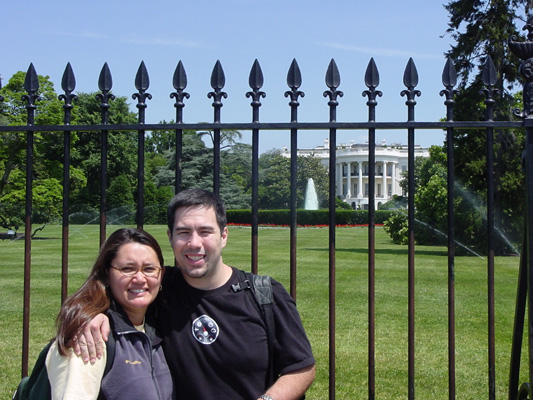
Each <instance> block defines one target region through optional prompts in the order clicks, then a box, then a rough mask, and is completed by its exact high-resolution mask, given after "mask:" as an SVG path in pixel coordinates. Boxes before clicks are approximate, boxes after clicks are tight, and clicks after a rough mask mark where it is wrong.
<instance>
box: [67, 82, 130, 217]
mask: <svg viewBox="0 0 533 400" xmlns="http://www.w3.org/2000/svg"><path fill="white" fill-rule="evenodd" d="M96 94H97V93H78V100H77V102H76V106H75V107H74V109H73V113H72V115H73V123H75V124H81V125H83V124H86V125H92V124H100V123H101V118H102V117H101V108H100V100H98V99H97V98H96ZM109 104H110V108H109V123H110V124H132V123H136V116H135V113H133V112H132V111H130V109H129V105H128V103H127V98H126V97H124V96H117V97H116V98H115V100H112V101H111V102H110V103H109ZM100 146H101V134H100V132H79V133H78V141H77V144H76V148H75V149H74V151H73V153H72V163H73V165H76V166H78V167H79V168H80V169H81V170H82V171H83V172H84V174H85V176H86V177H87V185H86V186H85V187H84V188H83V189H82V190H80V191H79V195H78V196H76V197H75V198H73V199H72V203H73V208H74V209H76V208H77V207H78V206H79V205H81V204H85V203H87V204H88V205H89V206H91V207H97V206H98V204H99V201H100V182H101V178H100V176H101V172H100V165H101V153H100ZM121 175H124V176H126V177H127V178H128V180H129V181H130V182H131V184H132V185H133V184H134V182H136V177H137V133H136V132H115V131H111V132H109V134H108V185H111V184H112V182H113V180H114V179H116V178H118V177H119V176H121ZM135 185H136V183H135Z"/></svg>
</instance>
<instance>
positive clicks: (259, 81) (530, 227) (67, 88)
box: [0, 25, 533, 399]
mask: <svg viewBox="0 0 533 400" xmlns="http://www.w3.org/2000/svg"><path fill="white" fill-rule="evenodd" d="M528 28H531V25H528ZM532 29H533V28H532ZM510 46H511V49H512V51H513V52H514V53H515V54H516V55H517V56H518V57H519V58H521V59H523V60H525V61H524V63H523V65H522V67H521V72H522V75H523V78H524V80H525V83H524V96H523V104H524V110H523V111H520V112H517V113H516V116H517V117H519V118H520V119H521V120H520V121H518V120H517V121H494V120H493V111H492V110H493V106H494V103H495V101H496V99H495V90H496V89H495V85H496V82H497V80H496V71H495V68H494V65H493V62H492V60H491V59H490V58H489V59H487V62H486V64H485V67H484V71H483V74H482V78H483V84H484V87H485V89H484V93H485V97H486V98H485V104H486V112H485V116H484V118H483V120H482V121H478V120H475V119H476V118H478V116H473V119H472V120H470V121H454V104H455V102H454V94H455V89H454V87H455V86H456V84H457V77H456V72H455V68H454V65H453V62H452V60H447V61H446V63H445V66H444V70H443V74H442V84H443V90H442V91H441V96H443V99H444V106H445V109H443V110H445V112H446V120H445V121H438V122H421V121H416V120H415V108H416V97H417V96H419V95H420V92H419V91H418V90H417V89H416V87H417V85H418V74H417V70H416V66H415V64H414V62H413V60H412V59H411V60H409V62H408V64H407V67H406V68H405V71H404V79H403V83H404V85H405V90H404V91H402V92H401V95H402V96H404V97H405V98H406V101H405V104H406V107H407V109H406V111H407V121H404V122H378V121H376V118H375V115H376V113H375V111H376V107H377V105H378V102H377V99H378V97H379V96H381V92H380V91H379V90H377V87H378V85H379V73H378V69H377V67H376V64H375V63H374V60H373V59H371V60H370V62H369V64H368V67H367V70H366V74H365V77H364V80H365V85H366V87H367V90H365V91H364V93H363V95H364V96H366V97H367V98H368V100H367V103H366V104H367V107H368V120H367V121H364V122H338V121H337V120H336V119H337V118H336V110H337V106H338V104H339V103H338V99H339V97H341V96H342V95H343V93H342V92H341V91H339V90H338V87H339V84H340V74H339V71H338V69H337V66H336V64H335V61H334V60H332V61H331V63H330V65H329V67H328V69H327V72H326V86H327V90H326V91H325V92H324V97H327V99H328V103H327V104H328V106H329V114H330V117H329V121H328V122H321V123H316V122H314V123H311V122H301V121H299V120H298V107H299V98H300V97H302V96H303V93H302V92H301V91H300V90H299V87H300V85H301V74H300V70H299V66H298V64H297V62H296V60H294V61H293V62H292V64H291V65H290V68H289V71H288V75H287V85H288V88H289V89H288V90H287V92H286V93H285V97H287V98H288V99H289V106H290V110H291V118H290V121H289V122H277V123H264V122H261V121H260V113H259V111H260V106H261V98H262V97H264V96H265V93H264V92H262V91H261V87H262V85H263V74H262V71H261V67H260V64H259V62H257V61H256V62H255V63H254V64H253V67H252V69H251V72H250V77H249V84H250V88H251V91H249V92H248V93H246V96H247V97H248V98H250V99H251V103H250V105H251V107H252V120H251V122H249V123H222V122H221V118H220V117H221V107H222V105H223V103H222V101H223V99H224V98H225V97H226V93H225V92H224V91H223V89H224V85H225V77H224V71H223V69H222V66H221V64H220V63H219V62H217V63H216V65H215V67H214V69H213V72H212V75H211V86H212V88H213V91H212V92H210V93H209V94H208V97H210V98H212V99H213V103H212V106H213V112H214V116H213V122H212V123H184V122H183V107H184V105H185V101H186V100H187V99H188V98H189V94H188V93H187V92H186V91H185V90H186V87H187V75H186V71H185V69H184V67H183V65H182V63H181V62H180V63H179V64H178V65H177V67H176V70H175V73H174V77H173V86H174V89H175V91H174V92H173V93H172V94H171V97H172V98H174V99H175V104H174V106H175V108H176V118H175V122H174V123H171V124H147V123H145V109H146V107H147V104H146V99H150V98H151V95H150V94H149V93H147V90H148V88H149V76H148V72H147V69H146V67H145V65H144V63H141V65H140V67H139V70H138V72H137V75H136V78H135V87H136V89H137V90H138V92H137V93H136V94H135V95H134V98H135V99H136V100H137V104H136V106H137V108H138V122H137V123H135V124H110V123H109V119H108V117H109V102H110V101H112V99H113V95H112V94H111V92H110V91H111V89H112V79H111V73H110V70H109V68H108V66H107V64H106V65H104V67H103V68H102V71H101V74H100V78H99V81H98V87H99V90H100V94H99V95H98V97H99V99H100V101H101V104H100V108H101V123H100V124H95V125H71V111H72V108H73V107H75V105H74V104H73V103H74V102H73V100H74V99H75V97H76V96H75V95H74V94H73V92H74V90H75V77H74V72H73V70H72V68H71V66H70V64H69V65H67V67H66V69H65V72H64V75H63V79H62V84H61V87H62V90H63V91H64V93H63V94H62V95H61V96H60V99H61V100H62V101H63V102H64V106H63V108H64V124H63V125H54V126H40V125H35V124H34V121H35V113H36V110H37V109H38V107H39V102H38V100H39V94H38V93H39V81H38V78H37V73H36V71H35V69H34V67H33V65H30V67H29V69H28V72H27V74H26V80H25V84H24V88H25V90H26V92H27V94H26V95H25V96H24V100H25V102H26V109H27V124H26V125H23V126H0V132H6V133H9V132H25V135H26V141H27V142H26V146H27V147H26V204H25V207H26V209H25V221H24V222H25V223H24V226H25V232H24V236H25V258H24V306H23V310H24V315H23V338H22V347H23V352H22V375H23V376H25V375H27V372H28V343H29V310H30V307H29V305H30V271H31V265H32V258H31V246H32V240H31V230H32V179H33V164H34V154H33V151H34V134H35V133H36V132H56V133H63V137H64V147H63V151H64V162H63V166H64V172H63V220H62V226H63V231H62V298H63V299H64V298H66V296H67V279H68V252H69V241H68V238H69V208H70V204H69V192H70V187H69V182H70V175H69V173H70V172H69V171H70V150H71V144H70V136H71V134H72V133H73V132H78V131H84V132H95V133H98V134H99V135H100V137H101V183H100V184H101V191H100V219H99V224H100V242H103V241H104V240H105V237H106V209H107V207H106V204H107V199H106V189H107V186H108V178H107V172H108V167H107V159H108V134H109V132H110V131H118V130H120V131H129V132H132V133H136V134H137V136H138V176H137V181H138V182H137V183H138V190H137V213H136V224H137V225H138V226H139V227H142V226H143V224H144V214H143V210H144V165H145V160H144V154H145V149H144V140H145V136H146V132H150V131H155V130H174V131H175V140H176V148H175V160H176V168H175V170H176V172H175V190H176V191H180V190H181V181H182V175H181V174H182V171H181V157H182V148H183V142H182V136H183V132H184V130H211V131H212V132H213V133H214V136H213V137H214V146H213V160H214V179H213V191H214V192H217V193H218V192H219V190H220V141H221V131H223V130H226V129H231V130H239V131H250V132H251V133H252V211H251V221H250V223H251V227H252V229H251V254H252V271H253V272H257V268H258V267H257V260H258V210H259V205H258V186H259V183H258V173H259V172H258V171H259V170H258V160H259V137H260V135H261V133H263V132H266V131H272V130H286V131H290V138H291V139H290V140H291V141H290V143H291V146H290V160H291V161H290V171H291V191H290V210H291V214H290V215H291V217H290V293H291V295H292V296H293V297H296V290H297V252H296V248H297V247H296V244H297V213H296V202H297V200H296V199H297V193H296V169H297V164H296V160H297V148H298V142H297V139H298V133H299V132H301V131H305V130H326V131H329V144H330V149H331V151H330V154H329V245H328V246H329V379H330V382H329V388H330V389H329V393H330V394H329V397H330V398H331V399H333V398H335V370H336V365H335V359H336V343H335V325H336V315H335V304H336V299H337V296H336V287H335V282H336V279H335V274H336V254H335V251H336V244H335V225H336V224H335V200H336V192H335V187H336V182H335V176H336V174H335V169H336V152H335V149H336V147H337V132H338V131H341V130H361V131H367V132H368V143H369V156H368V165H369V171H368V177H369V193H368V197H369V202H368V204H369V211H368V212H369V214H368V215H369V218H368V397H369V398H370V399H373V398H375V394H376V393H375V368H374V366H375V333H376V331H375V320H376V318H375V317H376V310H375V250H376V249H375V211H376V210H375V202H374V199H375V195H376V193H375V176H376V171H375V160H376V145H375V143H376V138H375V134H376V130H390V129H402V130H405V131H406V132H407V138H408V193H410V194H412V193H414V191H415V177H414V170H415V168H414V167H415V164H414V162H415V159H414V149H415V142H414V136H415V131H416V130H426V129H440V130H444V131H446V144H447V173H448V182H447V188H448V210H447V212H448V232H447V236H448V365H449V368H448V376H449V384H448V386H449V398H455V392H456V388H455V353H456V348H455V280H454V279H455V277H454V274H455V239H454V237H455V232H454V198H455V196H454V185H455V182H454V154H453V153H454V131H455V130H457V129H478V130H479V129H483V130H485V133H486V143H487V154H486V159H487V164H486V168H487V236H488V238H489V240H488V252H487V271H488V282H487V290H488V321H489V326H488V374H489V376H488V387H489V398H490V399H494V398H495V372H494V371H495V339H494V327H495V317H494V300H495V294H494V241H493V240H492V238H493V237H494V233H495V232H494V212H495V211H494V202H493V198H494V181H493V174H494V171H493V168H494V161H493V131H494V130H495V129H499V128H502V129H511V128H512V129H515V128H518V129H519V128H523V129H525V131H526V149H525V157H524V165H525V170H526V176H527V181H526V189H527V190H526V193H527V196H526V197H527V199H526V202H527V215H526V227H525V235H524V248H523V249H522V256H521V261H520V272H519V285H518V294H517V303H516V317H515V328H514V336H513V349H512V355H511V369H510V378H509V399H516V398H521V399H526V398H528V399H531V398H533V396H532V394H531V392H530V389H529V385H528V384H524V385H522V386H520V382H519V370H520V353H521V345H522V337H523V328H524V320H525V311H526V305H527V306H528V309H529V314H528V315H529V320H530V321H533V314H532V313H533V296H531V289H530V288H531V287H532V285H533V273H531V272H533V259H532V258H531V257H530V251H531V250H530V249H531V248H532V246H533V204H532V201H533V196H531V194H533V72H532V71H533V68H531V66H532V65H533V58H532V57H533V34H532V33H531V31H530V34H529V37H528V41H526V42H521V43H518V42H515V41H512V40H511V41H510ZM0 101H3V99H2V98H0ZM414 212H415V205H414V196H412V195H411V196H408V224H409V234H408V396H409V398H410V399H414V397H415V340H414V338H415V236H414V226H415V219H414V216H415V214H414ZM528 294H529V297H528ZM528 326H529V328H528V335H527V337H528V341H529V349H530V350H529V360H530V363H529V368H530V372H529V381H530V382H533V368H532V365H533V328H532V325H531V322H530V323H529V325H528ZM519 392H520V394H519Z"/></svg>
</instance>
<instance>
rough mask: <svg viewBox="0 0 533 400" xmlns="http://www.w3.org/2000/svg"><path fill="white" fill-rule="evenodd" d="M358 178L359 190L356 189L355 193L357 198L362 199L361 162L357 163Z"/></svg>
mask: <svg viewBox="0 0 533 400" xmlns="http://www.w3.org/2000/svg"><path fill="white" fill-rule="evenodd" d="M358 178H359V188H358V192H359V193H357V197H359V198H360V199H362V198H363V189H364V188H363V163H362V162H361V161H359V174H358Z"/></svg>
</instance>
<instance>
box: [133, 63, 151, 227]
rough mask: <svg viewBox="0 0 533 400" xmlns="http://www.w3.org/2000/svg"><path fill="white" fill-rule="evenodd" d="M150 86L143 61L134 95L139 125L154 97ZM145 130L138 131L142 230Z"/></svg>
mask: <svg viewBox="0 0 533 400" xmlns="http://www.w3.org/2000/svg"><path fill="white" fill-rule="evenodd" d="M149 86H150V78H149V76H148V71H147V70H146V65H145V64H144V61H141V65H140V66H139V69H138V70H137V75H136V76H135V88H136V89H137V90H138V91H139V92H138V93H134V94H133V96H132V97H133V99H137V108H138V109H139V116H138V120H139V125H144V123H145V115H146V107H147V105H146V99H151V98H152V95H151V94H150V93H146V90H147V89H148V87H149ZM144 139H145V131H144V129H139V130H138V131H137V141H138V143H137V212H136V214H135V215H136V218H135V220H136V222H137V228H142V227H143V225H144Z"/></svg>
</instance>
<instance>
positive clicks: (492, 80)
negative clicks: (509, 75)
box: [482, 56, 498, 400]
mask: <svg viewBox="0 0 533 400" xmlns="http://www.w3.org/2000/svg"><path fill="white" fill-rule="evenodd" d="M482 79H483V84H484V85H485V87H486V89H483V92H484V93H485V96H486V100H485V105H486V110H485V120H486V121H492V117H493V110H494V103H495V100H494V98H493V97H492V96H493V95H494V94H496V93H498V90H497V89H494V85H495V84H496V81H497V75H496V68H495V67H494V63H493V62H492V59H491V58H490V56H489V57H488V58H487V61H486V63H485V67H484V68H483V72H482ZM486 132H487V245H488V248H487V251H488V258H487V292H488V293H487V303H488V305H487V306H488V307H487V308H488V374H489V377H488V378H489V399H490V400H494V399H495V398H496V371H495V364H496V360H495V353H496V351H495V333H494V176H493V175H494V129H493V128H492V127H488V128H487V130H486Z"/></svg>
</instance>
